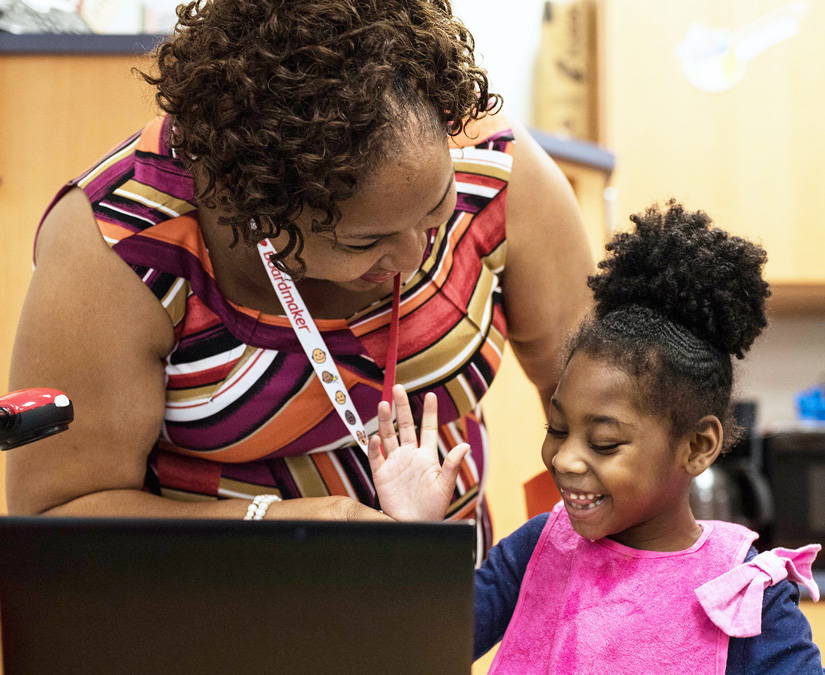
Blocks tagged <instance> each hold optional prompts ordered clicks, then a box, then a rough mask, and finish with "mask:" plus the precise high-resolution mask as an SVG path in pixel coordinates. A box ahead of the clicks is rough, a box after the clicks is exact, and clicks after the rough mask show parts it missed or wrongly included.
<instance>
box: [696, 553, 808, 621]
mask: <svg viewBox="0 0 825 675" xmlns="http://www.w3.org/2000/svg"><path fill="white" fill-rule="evenodd" d="M821 548H822V547H821V546H820V545H819V544H808V545H807V546H803V547H802V548H798V549H789V548H775V549H773V550H771V551H764V552H763V553H760V554H759V555H757V556H755V557H753V558H752V559H751V560H748V561H747V562H745V563H742V564H741V565H737V566H736V567H734V568H733V569H732V570H730V571H728V572H725V573H724V574H723V575H721V576H718V577H716V578H715V579H712V580H711V581H708V582H707V583H704V584H702V585H701V586H699V588H697V589H696V590H695V591H694V592H695V593H696V596H697V597H698V598H699V604H700V605H702V609H704V610H705V613H706V614H707V615H708V618H710V620H711V621H713V623H714V624H716V626H717V627H718V628H719V629H721V630H722V631H723V632H724V633H726V634H727V635H730V636H731V637H752V636H754V635H759V634H760V633H761V632H762V598H763V596H764V594H765V589H766V588H768V587H769V586H773V585H774V584H777V583H779V582H780V581H782V580H783V579H786V578H787V579H790V580H791V581H796V582H798V583H801V584H802V585H803V586H805V588H807V589H808V592H809V593H810V594H811V598H813V600H814V602H816V601H817V600H819V588H817V585H816V582H815V581H814V580H813V574H812V572H811V564H812V563H813V561H814V559H815V558H816V554H817V553H819V550H820V549H821Z"/></svg>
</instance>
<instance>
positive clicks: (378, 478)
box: [369, 384, 470, 520]
mask: <svg viewBox="0 0 825 675" xmlns="http://www.w3.org/2000/svg"><path fill="white" fill-rule="evenodd" d="M392 394H393V400H394V401H395V408H396V414H397V415H398V436H397V437H396V434H395V429H394V428H393V424H392V409H391V407H390V404H389V403H387V402H386V401H382V402H381V403H379V404H378V435H376V436H373V437H372V438H370V443H369V460H370V468H371V469H372V478H373V482H374V483H375V489H376V491H377V492H378V500H379V501H380V503H381V508H382V509H383V510H384V513H386V514H387V515H389V516H392V517H393V518H395V519H396V520H441V519H442V518H444V514H445V513H446V512H447V506H448V505H449V504H450V499H451V498H452V496H453V491H454V490H455V482H456V478H457V476H458V468H459V466H460V465H461V461H462V460H463V459H464V456H465V455H466V454H467V452H468V451H469V450H470V446H469V445H468V444H467V443H461V444H459V445H457V446H456V447H454V448H453V449H452V450H450V452H449V453H448V454H447V457H446V458H445V459H444V464H443V465H441V464H440V463H439V461H438V412H437V401H436V396H435V394H433V393H429V394H427V395H426V396H425V397H424V413H423V415H422V416H421V440H420V443H419V442H418V441H417V440H416V436H415V424H414V422H413V418H412V411H411V410H410V402H409V400H408V399H407V393H406V392H405V391H404V387H402V386H401V385H399V384H397V385H395V386H394V387H393V390H392ZM382 447H383V453H382V452H381V450H382Z"/></svg>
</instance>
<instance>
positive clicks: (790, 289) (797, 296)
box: [768, 281, 825, 318]
mask: <svg viewBox="0 0 825 675" xmlns="http://www.w3.org/2000/svg"><path fill="white" fill-rule="evenodd" d="M768 311H769V312H770V313H771V314H773V315H794V314H800V315H817V314H819V315H822V316H823V317H824V318H825V282H819V283H814V282H812V283H804V282H786V281H785V282H783V281H778V282H775V283H772V284H771V297H770V298H769V299H768Z"/></svg>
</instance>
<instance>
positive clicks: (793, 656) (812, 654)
mask: <svg viewBox="0 0 825 675" xmlns="http://www.w3.org/2000/svg"><path fill="white" fill-rule="evenodd" d="M547 516H548V514H546V513H545V514H542V515H540V516H536V517H535V518H532V519H531V520H529V521H528V522H527V523H525V524H524V525H523V526H522V527H520V528H519V529H518V530H516V531H515V532H514V533H513V534H511V535H510V536H509V537H507V538H506V539H502V540H501V541H500V542H499V543H498V544H497V545H496V546H494V547H493V548H492V549H490V554H489V555H488V557H487V560H486V561H485V562H484V565H482V567H481V568H480V569H479V570H478V571H477V572H476V575H475V644H474V658H478V657H480V656H481V655H482V654H484V653H485V652H487V651H488V650H489V649H490V648H491V647H492V646H493V645H495V644H496V643H497V642H498V641H499V640H501V638H502V637H503V635H504V631H505V630H506V629H507V624H508V623H509V622H510V618H511V617H512V616H513V611H514V610H515V607H516V601H517V600H518V594H519V588H520V586H521V579H522V577H523V576H524V570H525V569H526V568H527V563H528V562H529V561H530V556H531V555H532V554H533V549H534V548H535V547H536V543H537V542H538V539H539V535H540V534H541V531H542V529H543V528H544V525H545V523H546V522H547ZM756 553H757V552H756V549H754V548H751V549H750V551H748V554H747V556H746V557H745V560H750V559H751V558H753V557H754V556H755V555H756ZM798 604H799V588H798V587H797V585H796V584H794V583H792V582H790V581H788V580H785V581H781V582H779V583H778V584H776V585H775V586H771V587H770V588H768V589H767V590H766V591H765V596H764V600H763V604H762V633H760V634H759V635H756V636H754V637H750V638H731V639H730V643H729V646H728V661H727V668H726V673H727V674H728V675H754V674H756V673H765V674H766V675H767V674H772V675H774V674H775V675H789V673H794V675H822V673H823V669H822V660H821V656H820V653H819V649H818V648H817V646H816V645H815V644H814V643H813V640H812V635H811V627H810V625H809V624H808V621H807V619H806V618H805V616H804V615H803V614H802V612H801V611H800V609H799V607H798Z"/></svg>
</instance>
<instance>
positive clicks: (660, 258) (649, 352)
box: [568, 200, 770, 448]
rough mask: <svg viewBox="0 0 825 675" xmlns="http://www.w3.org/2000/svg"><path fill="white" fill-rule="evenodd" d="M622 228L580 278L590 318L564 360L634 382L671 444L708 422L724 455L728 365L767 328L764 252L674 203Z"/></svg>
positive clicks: (728, 426) (731, 436)
mask: <svg viewBox="0 0 825 675" xmlns="http://www.w3.org/2000/svg"><path fill="white" fill-rule="evenodd" d="M630 220H631V221H632V222H633V223H634V224H635V231H632V232H623V233H620V234H618V235H616V236H615V237H614V238H613V240H612V241H611V242H610V243H609V244H608V245H607V251H608V257H607V258H606V259H605V260H603V261H601V262H600V263H599V269H600V270H601V272H600V273H599V274H596V275H593V276H591V277H589V278H588V285H589V286H590V288H591V289H592V291H593V295H594V297H595V300H596V308H595V311H594V316H593V317H591V318H590V319H588V320H587V321H585V322H584V323H583V325H582V326H581V328H580V329H579V332H578V334H577V335H576V336H575V337H574V338H573V340H572V342H571V348H570V352H569V357H572V354H573V352H575V351H576V350H584V351H585V352H586V353H588V354H591V355H593V356H596V357H602V358H606V359H607V360H608V361H610V362H611V363H613V364H615V365H616V366H617V367H619V368H621V369H623V370H624V371H625V372H627V373H628V374H630V375H631V376H633V377H635V378H637V379H638V380H639V381H640V382H641V383H642V384H643V386H642V387H640V390H639V396H640V399H641V400H640V403H641V405H642V406H644V408H645V409H647V410H650V411H652V412H655V413H662V414H664V415H665V416H666V417H667V418H669V420H670V422H671V431H672V435H673V437H674V438H678V437H680V436H681V435H682V434H683V433H685V432H686V431H688V430H689V429H690V428H692V426H693V425H694V424H695V423H696V421H698V420H699V419H700V418H701V417H703V416H704V415H708V414H712V415H716V417H718V418H719V420H720V421H721V422H722V425H723V427H724V429H725V443H724V445H725V448H729V447H730V446H731V445H732V444H733V442H735V440H736V438H737V436H738V433H739V432H738V429H737V428H736V425H735V424H734V422H733V416H732V411H731V405H730V397H731V391H732V387H733V367H732V363H731V356H732V355H734V356H736V357H737V358H739V359H741V358H743V355H744V352H746V351H747V350H748V349H749V348H750V346H751V345H752V344H753V341H754V340H755V339H756V337H757V336H758V335H759V333H760V332H761V331H762V329H763V328H764V327H765V326H766V325H767V320H766V318H765V301H766V299H767V298H768V296H769V295H770V290H769V288H768V284H767V282H765V281H764V279H763V278H762V268H763V266H764V264H765V262H766V260H767V255H766V253H765V250H764V249H763V248H761V247H759V246H757V245H756V244H753V243H751V242H749V241H747V240H745V239H741V238H740V237H734V236H731V235H729V234H728V233H727V232H725V231H723V230H720V229H718V228H715V227H711V219H710V218H709V217H708V216H707V214H705V213H703V212H701V211H696V212H688V211H686V210H685V209H684V207H683V206H682V205H681V204H678V203H677V202H675V201H674V200H671V201H669V202H668V203H667V209H666V210H665V211H662V210H661V209H659V208H658V207H656V206H652V207H650V208H648V209H647V210H646V211H645V213H643V214H637V215H633V216H631V217H630ZM569 357H568V358H569Z"/></svg>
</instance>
